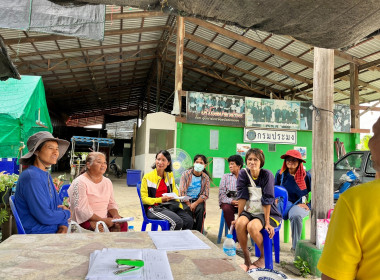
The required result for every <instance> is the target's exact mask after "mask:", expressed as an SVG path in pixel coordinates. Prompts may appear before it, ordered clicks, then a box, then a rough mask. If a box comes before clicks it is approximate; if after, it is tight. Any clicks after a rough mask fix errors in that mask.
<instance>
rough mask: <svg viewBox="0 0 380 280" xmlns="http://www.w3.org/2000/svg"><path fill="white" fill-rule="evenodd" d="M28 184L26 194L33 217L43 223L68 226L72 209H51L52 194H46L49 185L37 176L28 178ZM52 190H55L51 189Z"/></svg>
mask: <svg viewBox="0 0 380 280" xmlns="http://www.w3.org/2000/svg"><path fill="white" fill-rule="evenodd" d="M26 179H27V180H28V181H27V182H25V183H24V184H26V185H27V186H26V187H25V188H24V196H25V199H26V203H27V204H28V207H29V210H30V212H31V214H32V215H33V217H34V218H35V219H36V220H37V221H38V222H39V223H40V224H43V225H64V226H67V225H68V223H67V220H68V219H69V218H70V211H69V210H64V209H60V208H57V209H51V208H50V201H49V200H50V199H51V198H50V196H49V195H48V197H47V195H46V188H47V186H46V185H45V183H42V182H40V179H39V178H37V177H32V176H30V177H29V178H26ZM45 182H46V181H45ZM51 191H52V192H53V191H55V190H53V189H52V190H51Z"/></svg>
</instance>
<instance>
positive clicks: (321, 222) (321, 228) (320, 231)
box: [316, 209, 334, 249]
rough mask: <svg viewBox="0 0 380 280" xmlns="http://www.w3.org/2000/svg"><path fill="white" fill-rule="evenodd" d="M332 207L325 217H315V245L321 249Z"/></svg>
mask: <svg viewBox="0 0 380 280" xmlns="http://www.w3.org/2000/svg"><path fill="white" fill-rule="evenodd" d="M333 211H334V209H330V210H329V212H328V214H327V219H317V240H316V246H317V248H318V249H321V248H322V246H323V245H325V241H326V235H327V231H328V229H329V224H330V217H331V213H332V212H333Z"/></svg>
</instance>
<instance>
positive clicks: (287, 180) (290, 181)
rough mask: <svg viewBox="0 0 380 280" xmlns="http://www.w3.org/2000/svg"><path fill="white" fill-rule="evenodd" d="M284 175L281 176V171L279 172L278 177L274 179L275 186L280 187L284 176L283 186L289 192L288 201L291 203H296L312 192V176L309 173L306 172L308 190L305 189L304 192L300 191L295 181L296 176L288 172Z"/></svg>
mask: <svg viewBox="0 0 380 280" xmlns="http://www.w3.org/2000/svg"><path fill="white" fill-rule="evenodd" d="M283 174H284V175H282V174H280V170H278V171H277V173H276V176H275V177H274V184H275V185H276V186H280V185H281V178H282V176H284V179H283V180H282V185H281V186H283V187H284V188H285V189H286V190H287V191H288V200H289V201H290V202H292V203H295V202H296V201H298V200H299V199H300V198H301V197H303V196H306V195H308V193H309V192H311V175H310V173H309V172H306V176H305V183H306V189H304V190H303V191H301V190H300V188H299V187H298V185H297V183H296V181H295V180H294V176H292V175H290V174H289V171H288V170H285V171H284V173H283ZM299 203H301V202H299Z"/></svg>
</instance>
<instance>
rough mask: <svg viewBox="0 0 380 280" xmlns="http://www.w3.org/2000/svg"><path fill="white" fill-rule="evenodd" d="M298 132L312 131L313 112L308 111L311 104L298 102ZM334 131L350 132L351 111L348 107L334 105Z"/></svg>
mask: <svg viewBox="0 0 380 280" xmlns="http://www.w3.org/2000/svg"><path fill="white" fill-rule="evenodd" d="M300 103H301V113H300V130H312V128H313V110H312V109H310V107H311V106H312V102H300ZM334 131H335V132H350V131H351V109H350V106H349V105H345V104H334Z"/></svg>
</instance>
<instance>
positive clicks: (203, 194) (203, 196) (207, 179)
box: [198, 173, 210, 203]
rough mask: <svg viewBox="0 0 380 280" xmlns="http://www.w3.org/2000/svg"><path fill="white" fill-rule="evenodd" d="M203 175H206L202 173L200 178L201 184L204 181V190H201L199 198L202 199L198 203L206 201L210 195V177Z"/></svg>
mask: <svg viewBox="0 0 380 280" xmlns="http://www.w3.org/2000/svg"><path fill="white" fill-rule="evenodd" d="M205 175H206V174H205V173H202V175H201V176H202V177H201V182H202V181H203V180H204V188H203V189H201V193H200V195H199V198H201V199H202V200H201V201H200V203H202V202H203V201H206V200H207V199H208V195H209V193H210V177H208V176H207V175H206V176H205ZM198 200H199V199H198Z"/></svg>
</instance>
